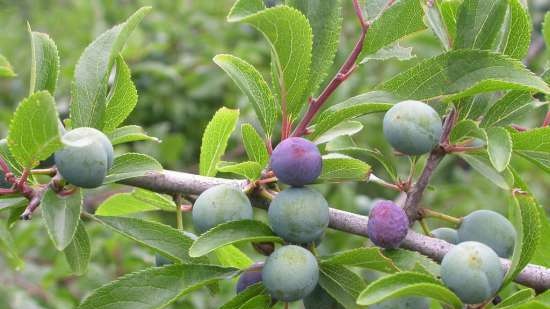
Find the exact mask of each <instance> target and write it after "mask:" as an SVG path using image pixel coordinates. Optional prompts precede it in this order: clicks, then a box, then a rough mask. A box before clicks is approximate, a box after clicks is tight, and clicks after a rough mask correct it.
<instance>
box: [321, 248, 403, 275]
mask: <svg viewBox="0 0 550 309" xmlns="http://www.w3.org/2000/svg"><path fill="white" fill-rule="evenodd" d="M323 263H329V264H336V265H347V266H353V267H361V268H368V269H374V270H378V271H381V272H385V273H393V272H397V271H399V268H397V266H395V264H394V263H393V262H392V260H391V259H389V258H387V257H386V256H384V255H383V254H382V252H381V251H380V248H377V247H371V248H357V249H351V250H346V251H343V252H337V253H334V254H332V255H329V256H327V257H323Z"/></svg>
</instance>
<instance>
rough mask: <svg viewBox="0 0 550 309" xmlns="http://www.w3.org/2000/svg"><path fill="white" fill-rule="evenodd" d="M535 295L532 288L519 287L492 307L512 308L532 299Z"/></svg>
mask: <svg viewBox="0 0 550 309" xmlns="http://www.w3.org/2000/svg"><path fill="white" fill-rule="evenodd" d="M534 296H535V291H534V290H533V289H521V290H519V291H517V292H515V293H514V294H512V295H510V296H508V297H506V298H505V299H503V300H502V301H501V302H500V303H499V304H498V305H496V306H495V307H494V308H495V309H496V308H507V309H513V308H514V306H517V305H519V304H523V303H525V302H527V301H528V300H530V299H532V298H533V297H534Z"/></svg>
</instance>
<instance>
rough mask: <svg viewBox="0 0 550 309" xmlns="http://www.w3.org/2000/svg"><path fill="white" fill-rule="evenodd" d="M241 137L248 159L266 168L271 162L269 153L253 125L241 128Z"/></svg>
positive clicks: (246, 124)
mask: <svg viewBox="0 0 550 309" xmlns="http://www.w3.org/2000/svg"><path fill="white" fill-rule="evenodd" d="M241 136H242V139H243V145H244V149H245V151H246V154H247V156H248V159H250V160H252V161H255V162H258V163H259V164H260V166H261V167H262V168H264V167H265V166H266V165H267V163H268V162H269V153H268V152H267V148H266V145H265V143H264V141H263V140H262V138H261V137H260V135H259V134H258V132H256V129H254V127H253V126H252V125H251V124H249V123H245V124H243V125H242V126H241Z"/></svg>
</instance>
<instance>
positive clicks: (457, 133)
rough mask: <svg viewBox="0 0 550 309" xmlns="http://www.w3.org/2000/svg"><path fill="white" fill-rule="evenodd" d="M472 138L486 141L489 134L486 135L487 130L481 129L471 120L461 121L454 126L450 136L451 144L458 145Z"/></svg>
mask: <svg viewBox="0 0 550 309" xmlns="http://www.w3.org/2000/svg"><path fill="white" fill-rule="evenodd" d="M472 138H479V139H482V140H483V141H486V140H487V133H485V130H483V129H480V128H479V127H478V125H477V123H476V122H475V121H472V120H470V119H465V120H461V121H459V122H458V123H457V124H456V125H455V126H454V128H453V130H452V131H451V135H450V136H449V140H450V141H451V143H458V142H461V141H464V140H468V139H472Z"/></svg>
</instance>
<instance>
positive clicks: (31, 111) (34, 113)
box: [8, 91, 62, 168]
mask: <svg viewBox="0 0 550 309" xmlns="http://www.w3.org/2000/svg"><path fill="white" fill-rule="evenodd" d="M8 146H9V148H10V151H11V153H12V154H13V156H14V157H15V159H17V162H19V163H20V164H21V165H23V166H24V167H26V168H33V167H35V166H36V165H38V163H40V161H42V160H45V159H47V158H48V157H49V156H50V155H51V154H52V153H54V152H55V151H56V150H57V149H59V148H61V146H62V144H61V136H60V133H59V126H58V118H57V111H56V109H55V102H54V99H53V97H52V96H51V95H50V93H49V92H47V91H40V92H36V93H34V94H32V95H31V96H29V97H28V98H26V99H25V100H23V101H22V102H21V103H20V104H19V107H17V110H16V111H15V114H14V115H13V118H12V120H11V123H10V130H9V133H8Z"/></svg>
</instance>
